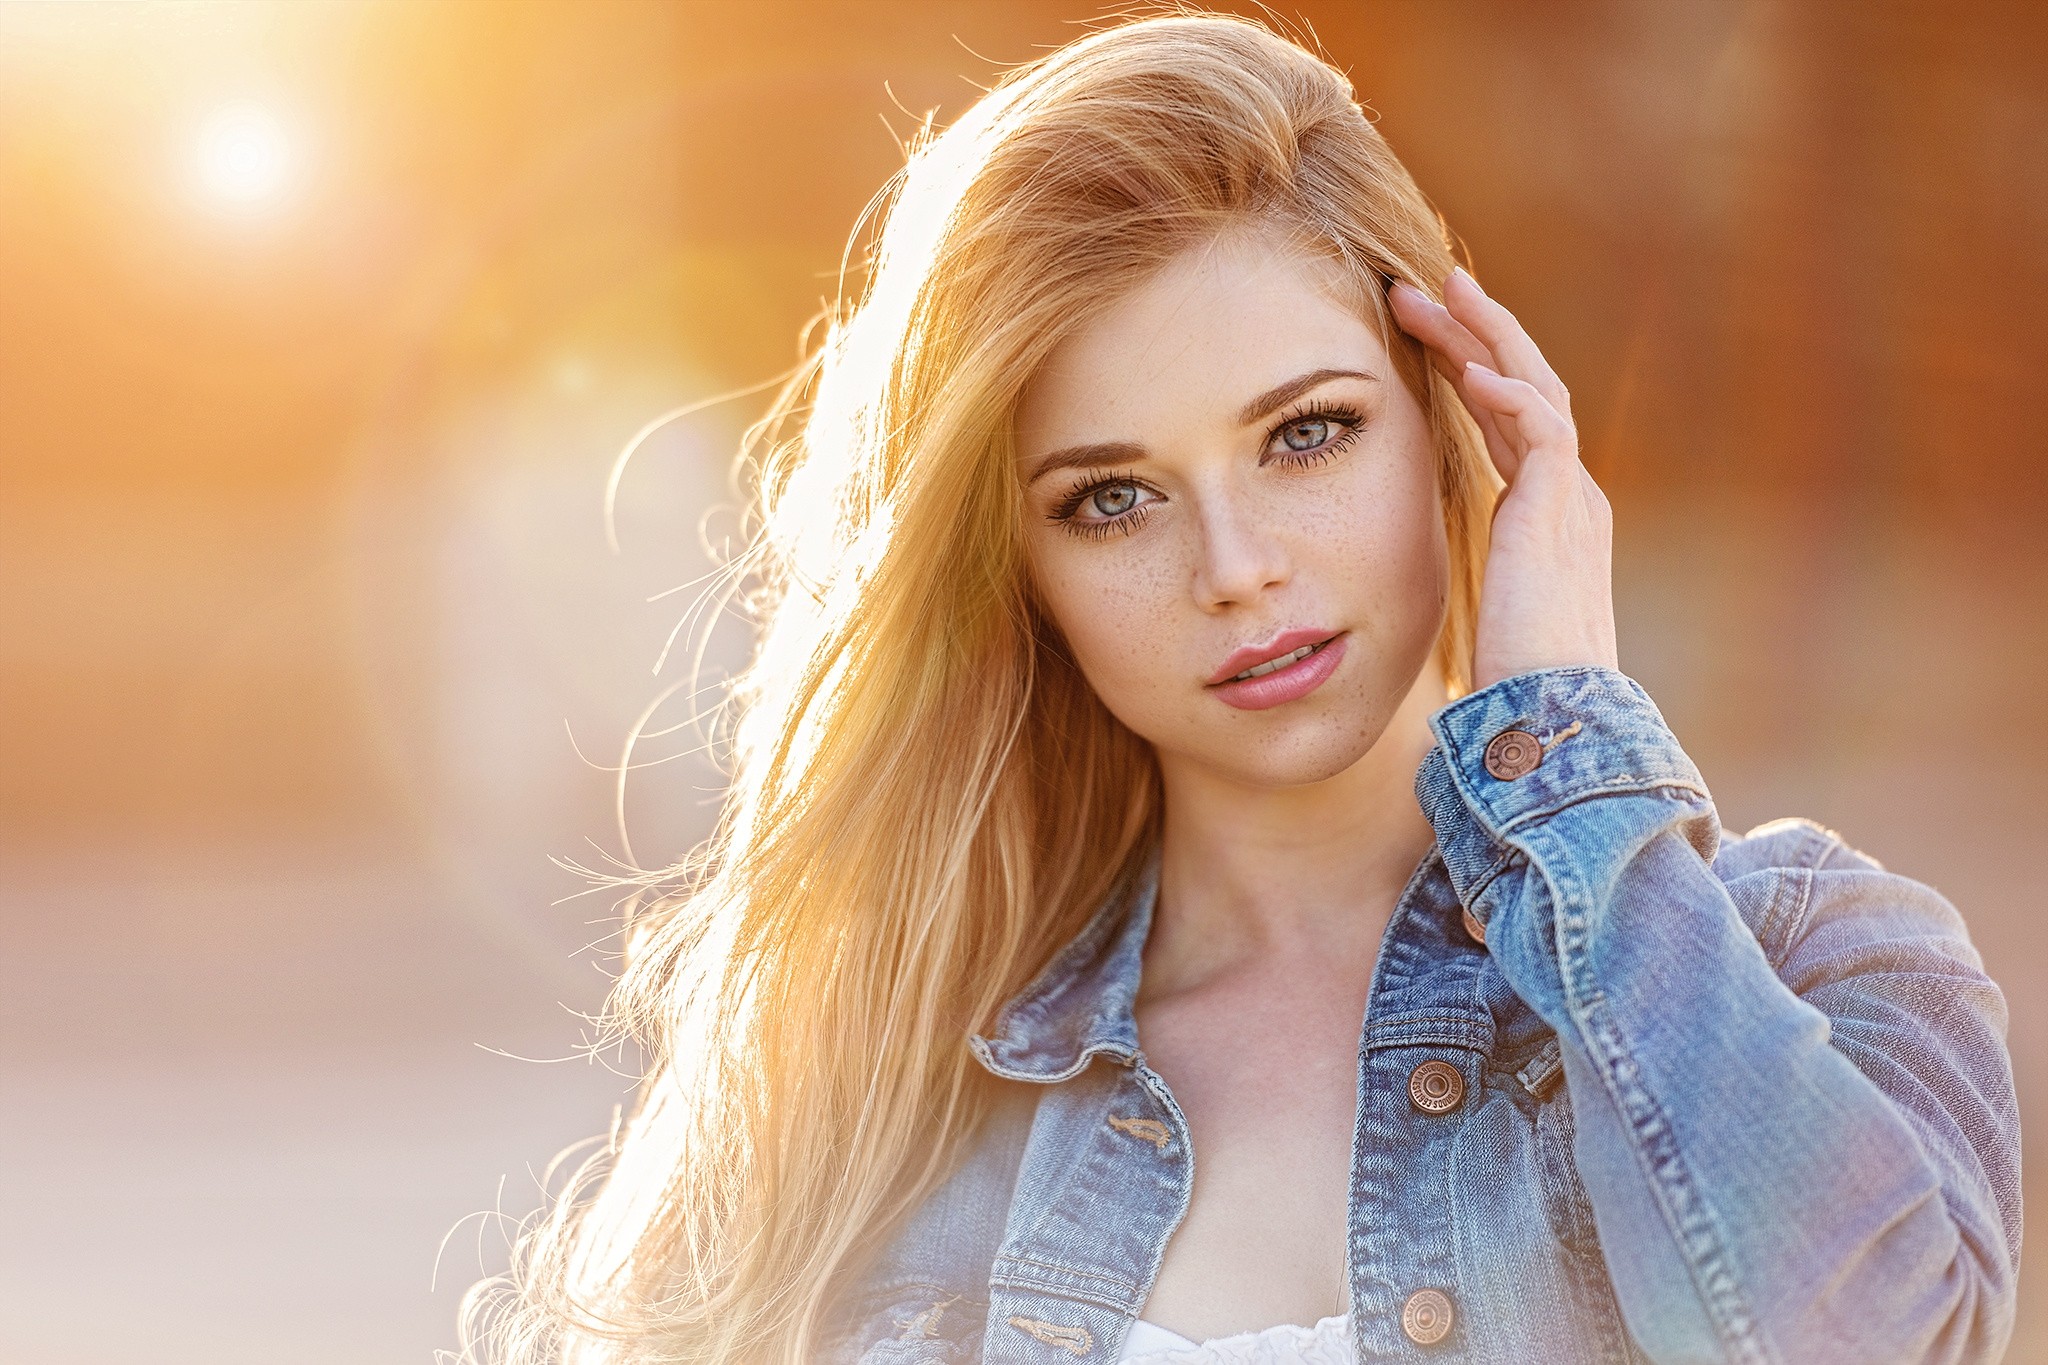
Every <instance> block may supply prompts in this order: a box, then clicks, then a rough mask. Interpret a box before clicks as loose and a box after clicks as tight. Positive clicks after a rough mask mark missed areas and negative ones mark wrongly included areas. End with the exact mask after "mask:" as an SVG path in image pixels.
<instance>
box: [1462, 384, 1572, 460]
mask: <svg viewBox="0 0 2048 1365" xmlns="http://www.w3.org/2000/svg"><path fill="white" fill-rule="evenodd" d="M1465 380H1466V385H1467V387H1468V388H1469V389H1470V390H1471V392H1472V396H1473V397H1474V398H1475V399H1476V400H1477V401H1478V402H1479V403H1480V404H1481V406H1483V407H1485V408H1487V409H1489V410H1490V411H1492V412H1494V413H1495V414H1497V415H1499V416H1501V417H1503V418H1505V419H1506V422H1507V424H1508V425H1509V426H1510V427H1512V429H1513V433H1512V434H1513V439H1514V442H1515V444H1516V446H1517V452H1516V453H1517V454H1519V455H1520V456H1521V458H1522V459H1523V460H1527V459H1529V458H1530V457H1531V456H1533V455H1535V454H1537V453H1538V452H1548V453H1551V454H1554V455H1556V456H1558V457H1560V458H1562V459H1565V460H1570V461H1572V462H1573V463H1576V462H1577V461H1578V456H1579V435H1578V432H1577V430H1575V429H1574V428H1573V426H1572V424H1571V422H1570V421H1569V420H1568V419H1567V418H1566V417H1565V416H1564V414H1562V413H1560V412H1559V411H1558V410H1557V409H1556V408H1555V407H1552V406H1551V403H1550V400H1549V399H1548V398H1547V397H1545V396H1544V395H1543V394H1542V393H1540V392H1538V391H1537V388H1536V386H1535V385H1534V384H1531V383H1529V382H1528V381H1527V380H1522V379H1516V378H1513V377H1511V376H1508V375H1503V374H1500V373H1499V372H1497V371H1495V370H1493V369H1491V368H1490V367H1488V366H1486V365H1483V364H1481V363H1480V362H1478V361H1476V360H1474V361H1468V362H1467V363H1466V366H1465Z"/></svg>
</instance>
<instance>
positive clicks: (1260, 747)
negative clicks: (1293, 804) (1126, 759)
mask: <svg viewBox="0 0 2048 1365" xmlns="http://www.w3.org/2000/svg"><path fill="white" fill-rule="evenodd" d="M1390 714H1391V708H1388V707H1373V708H1372V709H1371V711H1370V712H1369V713H1360V712H1359V711H1356V710H1353V709H1352V708H1349V707H1346V708H1344V710H1343V711H1342V712H1338V713H1333V714H1326V715H1322V716H1316V717H1313V718H1309V717H1304V718H1303V719H1302V720H1301V721H1300V722H1299V723H1296V724H1292V725H1287V726H1280V727H1275V729H1274V730H1273V731H1271V732H1268V733H1266V734H1263V735H1256V736H1255V735H1249V734H1243V733H1233V734H1228V735H1222V734H1217V735H1211V736H1208V737H1207V738H1209V739H1210V740H1211V742H1210V743H1206V744H1201V743H1197V744H1190V743H1189V742H1188V741H1189V740H1190V739H1191V738H1194V736H1192V735H1191V734H1189V733H1188V732H1187V731H1182V732H1180V733H1179V734H1178V735H1176V736H1175V742H1174V743H1173V744H1172V746H1171V748H1172V750H1173V751H1174V752H1175V753H1177V754H1178V755H1180V756H1181V757H1182V758H1184V759H1186V760H1188V761H1192V762H1195V763H1199V764H1201V765H1202V766H1203V767H1206V768H1209V769H1211V770H1212V771H1215V772H1217V773H1219V774H1221V775H1223V776H1225V777H1227V778H1229V779H1230V780H1232V781H1234V782H1241V783H1243V784H1245V785H1246V786H1256V787H1304V786H1308V785H1310V784H1312V783H1316V782H1325V781H1328V780H1329V779H1330V778H1333V777H1335V776H1337V775H1338V774H1339V773H1341V772H1343V771H1344V770H1345V769H1347V768H1349V767H1350V766H1351V765H1352V764H1354V763H1356V762H1358V760H1360V759H1361V758H1364V757H1365V756H1366V755H1367V754H1369V753H1371V752H1372V747H1373V745H1375V744H1377V743H1379V740H1380V736H1381V735H1383V734H1385V733H1386V729H1387V721H1388V718H1389V716H1390ZM1155 744H1156V741H1155ZM1162 747H1163V746H1162Z"/></svg>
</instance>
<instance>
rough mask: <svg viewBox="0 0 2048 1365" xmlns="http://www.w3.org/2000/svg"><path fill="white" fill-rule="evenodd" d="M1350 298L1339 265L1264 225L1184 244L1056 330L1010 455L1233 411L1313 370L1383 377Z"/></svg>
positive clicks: (1375, 339)
mask: <svg viewBox="0 0 2048 1365" xmlns="http://www.w3.org/2000/svg"><path fill="white" fill-rule="evenodd" d="M1356 297H1357V295H1356V286H1355V285H1354V284H1353V283H1352V282H1351V281H1350V280H1349V279H1347V278H1346V276H1345V274H1344V273H1343V267H1342V266H1340V265H1339V264H1338V263H1337V262H1335V261H1332V260H1330V259H1329V258H1327V257H1324V256H1320V255H1314V254H1311V253H1309V252H1307V251H1305V250H1303V249H1301V248H1299V247H1294V246H1290V245H1287V244H1285V243H1283V242H1281V241H1279V240H1277V239H1275V238H1274V237H1273V236H1271V235H1269V234H1257V235H1254V234H1236V235H1232V236H1227V237H1223V238H1219V239H1217V240H1215V241H1213V242H1208V243H1204V244H1203V245H1201V246H1197V247H1193V248H1190V249H1189V250H1188V251H1185V252H1183V253H1182V254H1181V255H1179V256H1177V257H1175V258H1174V259H1173V260H1171V261H1169V262H1168V263H1167V264H1166V265H1165V266H1163V267H1161V268H1160V269H1159V270H1158V271H1156V272H1155V273H1154V274H1153V275H1151V276H1150V277H1149V278H1147V279H1146V280H1145V281H1144V282H1143V283H1141V284H1139V285H1138V286H1136V287H1135V288H1133V289H1132V290H1130V291H1129V292H1127V293H1125V294H1123V295H1121V296H1120V297H1118V298H1117V299H1115V300H1114V301H1112V302H1111V303H1109V304H1107V305H1105V306H1104V307H1102V308H1101V309H1099V310H1097V311H1095V312H1094V313H1092V314H1091V315H1090V316H1089V317H1088V318H1087V319H1086V320H1084V321H1083V322H1082V323H1080V324H1079V325H1077V326H1076V327H1075V329H1074V330H1073V331H1072V332H1071V333H1069V334H1068V335H1067V336H1066V337H1064V338H1062V340H1061V341H1060V343H1059V344H1058V345H1057V346H1056V347H1055V348H1054V349H1053V351H1052V353H1051V354H1050V355H1049V356H1048V357H1047V358H1046V361H1045V363H1044V364H1043V365H1042V366H1041V367H1040V368H1039V370H1038V372H1037V373H1036V374H1034V375H1033V376H1032V379H1031V381H1030V382H1029V383H1028V384H1027V385H1026V386H1025V388H1024V391H1023V393H1022V395H1021V397H1020V401H1019V404H1018V409H1017V446H1018V453H1019V454H1020V455H1029V454H1031V453H1033V452H1035V451H1043V450H1049V449H1053V448H1056V447H1059V446H1064V445H1067V444H1069V443H1072V442H1078V441H1096V440H1109V439H1143V438H1144V432H1143V431H1141V430H1138V429H1136V428H1137V427H1138V426H1140V425H1142V426H1144V427H1146V428H1156V427H1157V425H1158V423H1159V422H1161V421H1163V420H1169V419H1170V420H1173V421H1175V422H1177V423H1180V424H1186V423H1188V422H1190V421H1200V420H1204V419H1207V420H1212V421H1223V420H1234V414H1235V413H1236V412H1237V410H1238V408H1239V406H1240V405H1241V404H1242V403H1243V402H1244V400H1245V399H1246V398H1247V397H1249V396H1250V395H1252V394H1256V393H1262V392H1264V391H1266V390H1268V389H1271V388H1272V387H1273V386H1274V385H1276V384H1279V383H1281V382H1283V381H1285V380H1288V379H1292V378H1294V377H1295V376H1296V375H1300V374H1305V373H1307V372H1309V371H1311V370H1316V369H1322V368H1330V369H1358V370H1365V371H1367V372H1368V373H1374V374H1382V375H1385V374H1388V373H1389V367H1388V364H1387V352H1386V348H1385V346H1384V345H1383V344H1382V343H1381V341H1380V338H1379V335H1378V332H1377V330H1376V329H1375V326H1374V324H1373V323H1372V322H1370V321H1368V320H1367V319H1366V318H1364V317H1361V316H1360V314H1359V312H1358V309H1357V304H1356Z"/></svg>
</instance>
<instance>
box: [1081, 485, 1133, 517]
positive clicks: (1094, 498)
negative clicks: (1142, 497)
mask: <svg viewBox="0 0 2048 1365" xmlns="http://www.w3.org/2000/svg"><path fill="white" fill-rule="evenodd" d="M1137 505H1138V488H1137V485H1136V484H1129V483H1112V484H1104V485H1103V486H1102V487H1100V488H1098V489H1096V490H1095V492H1094V493H1093V494H1091V495H1090V496H1089V498H1088V510H1089V511H1091V512H1094V513H1096V514H1097V515H1099V516H1105V517H1114V516H1120V515H1121V514H1123V513H1125V512H1128V511H1130V510H1131V509H1132V508H1133V507H1136V506H1137Z"/></svg>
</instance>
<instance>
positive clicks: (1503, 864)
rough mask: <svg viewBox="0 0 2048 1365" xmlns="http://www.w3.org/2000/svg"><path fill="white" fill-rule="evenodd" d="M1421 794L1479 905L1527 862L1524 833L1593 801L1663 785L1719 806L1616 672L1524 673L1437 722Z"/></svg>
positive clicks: (1453, 871)
mask: <svg viewBox="0 0 2048 1365" xmlns="http://www.w3.org/2000/svg"><path fill="white" fill-rule="evenodd" d="M1429 728H1430V730H1431V731H1432V732H1433V733H1434V734H1435V735H1436V739H1437V743H1436V747H1435V748H1433V749H1431V750H1430V751H1429V754H1428V756H1427V757H1426V758H1424V759H1423V761H1422V766H1421V768H1419V769H1418V770H1417V771H1416V774H1415V796H1416V800H1417V801H1419V802H1420V803H1421V806H1422V812H1423V814H1424V815H1426V816H1427V817H1428V818H1429V822H1430V824H1431V826H1432V827H1434V829H1435V830H1436V836H1437V848H1438V850H1439V852H1440V853H1441V854H1442V855H1443V860H1444V867H1445V869H1446V871H1448V872H1449V873H1450V878H1451V885H1452V887H1453V888H1454V889H1455V890H1456V891H1457V893H1458V899H1459V900H1460V901H1461V902H1463V903H1464V904H1465V905H1467V906H1470V905H1472V904H1473V902H1474V900H1475V899H1476V898H1477V897H1478V896H1479V894H1480V893H1481V892H1482V891H1484V890H1485V889H1486V886H1487V884H1488V883H1490V882H1491V881H1492V880H1493V879H1494V878H1495V877H1497V876H1499V875H1500V874H1501V873H1502V872H1503V871H1505V870H1507V868H1509V867H1511V866H1513V864H1514V863H1515V861H1516V860H1517V859H1518V858H1519V857H1520V856H1521V855H1520V854H1519V853H1518V852H1517V851H1516V850H1515V847H1514V844H1513V841H1512V836H1513V834H1514V832H1515V830H1516V829H1518V828H1520V827H1522V826H1524V825H1527V824H1529V823H1531V822H1533V821H1537V820H1541V819H1543V818H1544V817H1546V816H1549V815H1552V814H1554V813H1556V812H1557V811H1560V810H1563V809H1564V808H1565V807H1567V806H1570V805H1573V804H1575V803H1577V802H1580V801H1584V800H1586V799H1588V798H1589V797H1595V796H1603V795H1609V794H1615V793H1627V792H1648V791H1653V790H1658V789H1663V790H1667V791H1672V792H1675V793H1681V794H1683V793H1696V794H1697V795H1698V797H1699V798H1700V799H1701V800H1710V799H1711V798H1710V797H1708V794H1707V787H1706V783H1705V782H1704V781H1703V780H1702V779H1701V777H1700V773H1699V769H1698V768H1696V767H1694V766H1693V762H1692V759H1691V758H1689V757H1687V755H1686V752H1685V750H1684V749H1683V748H1681V747H1680V746H1679V743H1678V739H1677V737H1676V736H1675V735H1673V734H1672V733H1671V728H1670V726H1668V725H1666V724H1665V723H1664V716H1663V714H1662V713H1661V712H1659V711H1658V710H1657V706H1656V703H1655V702H1652V701H1651V700H1650V695H1649V693H1647V692H1645V691H1643V689H1642V688H1641V687H1640V686H1638V685H1637V684H1636V682H1635V680H1634V679H1632V678H1630V677H1628V676H1627V675H1626V674H1623V673H1619V672H1617V671H1615V670H1614V669H1611V668H1599V667H1594V666H1575V667H1571V668H1542V669H1536V670H1533V671H1531V672H1528V673H1517V674H1515V675H1514V676H1513V677H1510V678H1503V679H1501V680H1500V681H1499V682H1497V683H1493V684H1491V685H1489V686H1486V687H1482V688H1480V689H1479V690H1478V691H1476V692H1473V693H1471V694H1469V695H1467V696H1464V697H1460V698H1459V699H1458V700H1457V701H1454V702H1452V703H1451V704H1450V705H1448V706H1445V707H1442V708H1441V709H1439V710H1438V711H1436V712H1435V713H1434V714H1433V715H1431V716H1430V718H1429Z"/></svg>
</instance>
